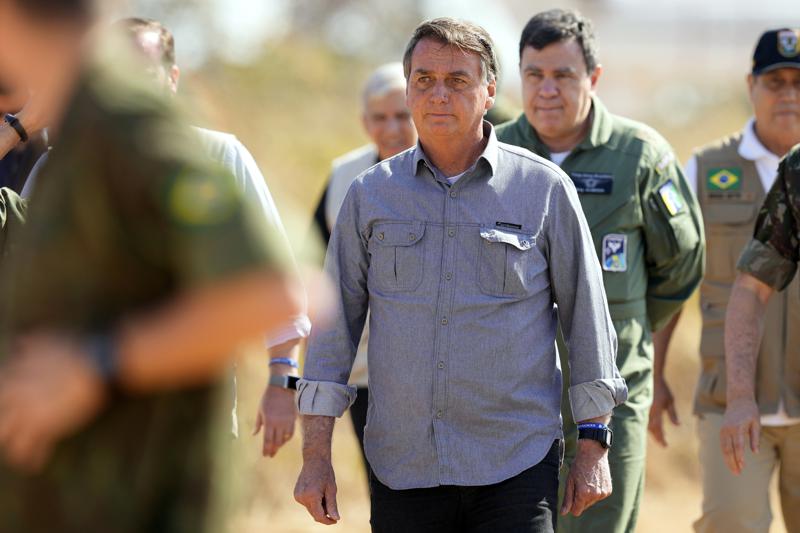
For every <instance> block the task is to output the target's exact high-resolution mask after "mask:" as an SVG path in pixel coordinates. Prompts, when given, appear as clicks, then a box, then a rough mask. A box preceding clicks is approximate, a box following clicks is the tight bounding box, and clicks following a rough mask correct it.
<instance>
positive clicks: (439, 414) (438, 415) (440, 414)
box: [436, 411, 444, 418]
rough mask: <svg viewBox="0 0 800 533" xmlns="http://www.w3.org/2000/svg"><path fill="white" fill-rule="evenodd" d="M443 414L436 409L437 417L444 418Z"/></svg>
mask: <svg viewBox="0 0 800 533" xmlns="http://www.w3.org/2000/svg"><path fill="white" fill-rule="evenodd" d="M443 414H444V413H442V412H441V411H436V418H442V415H443Z"/></svg>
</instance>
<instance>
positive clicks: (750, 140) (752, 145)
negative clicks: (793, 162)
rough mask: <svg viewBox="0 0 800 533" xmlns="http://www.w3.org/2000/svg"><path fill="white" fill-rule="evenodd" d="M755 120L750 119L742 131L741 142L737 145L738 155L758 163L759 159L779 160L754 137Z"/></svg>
mask: <svg viewBox="0 0 800 533" xmlns="http://www.w3.org/2000/svg"><path fill="white" fill-rule="evenodd" d="M755 126H756V119H755V118H751V119H750V120H748V121H747V125H745V127H744V130H743V131H742V140H741V142H740V143H739V149H738V152H739V155H740V156H742V157H743V158H744V159H747V160H748V161H759V160H761V159H780V158H779V157H778V156H777V155H775V154H773V153H772V152H770V151H769V150H768V149H767V147H766V146H764V145H763V144H762V143H761V141H760V140H759V139H758V136H756V129H755Z"/></svg>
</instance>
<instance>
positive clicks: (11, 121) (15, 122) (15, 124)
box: [4, 113, 28, 143]
mask: <svg viewBox="0 0 800 533" xmlns="http://www.w3.org/2000/svg"><path fill="white" fill-rule="evenodd" d="M4 118H5V121H6V123H7V124H8V125H9V126H11V127H12V128H14V131H16V132H17V135H19V138H20V140H22V142H24V143H26V142H28V132H27V131H25V127H24V126H23V125H22V122H20V121H19V119H18V118H17V117H15V116H14V115H12V114H11V113H6V114H5V117H4Z"/></svg>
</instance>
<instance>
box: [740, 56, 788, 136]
mask: <svg viewBox="0 0 800 533" xmlns="http://www.w3.org/2000/svg"><path fill="white" fill-rule="evenodd" d="M747 82H748V85H749V88H750V101H751V102H752V104H753V111H754V114H755V117H756V124H757V126H758V129H759V131H760V132H763V134H764V135H768V136H770V137H773V138H782V139H785V142H784V144H786V145H793V144H797V143H798V142H800V69H798V68H779V69H776V70H772V71H770V72H767V73H764V74H760V75H758V76H752V75H750V76H748V80H747Z"/></svg>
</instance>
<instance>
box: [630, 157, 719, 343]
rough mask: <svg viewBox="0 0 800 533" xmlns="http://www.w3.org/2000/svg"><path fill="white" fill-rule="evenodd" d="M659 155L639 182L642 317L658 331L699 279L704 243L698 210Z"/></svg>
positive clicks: (672, 166)
mask: <svg viewBox="0 0 800 533" xmlns="http://www.w3.org/2000/svg"><path fill="white" fill-rule="evenodd" d="M663 144H664V146H663V147H661V149H660V150H659V151H658V153H659V154H660V155H659V156H658V157H657V158H656V159H655V164H653V165H651V166H649V168H646V169H645V170H644V172H643V174H644V179H643V180H642V181H641V182H640V194H641V205H642V211H643V215H644V228H643V232H644V238H645V249H646V251H645V253H646V262H647V284H648V285H647V315H648V318H649V319H650V325H651V328H652V329H653V331H657V330H659V329H661V328H662V327H663V326H664V325H665V324H666V323H667V322H668V321H669V320H670V318H671V317H672V316H673V315H674V314H675V313H676V312H677V311H678V310H679V309H680V308H681V306H682V305H683V303H684V302H685V301H686V300H687V299H688V298H689V297H690V296H691V295H692V293H693V292H694V290H695V289H696V288H697V286H698V285H699V284H700V281H701V280H702V278H703V271H704V267H705V238H704V235H703V222H702V217H701V214H700V206H699V205H698V203H697V199H696V197H695V195H694V193H693V192H692V190H691V187H690V186H689V184H688V182H687V181H686V178H685V177H684V175H683V171H682V170H681V168H680V166H679V164H678V162H677V160H676V159H675V156H674V154H673V152H672V149H671V148H670V147H669V146H668V145H667V144H666V142H664V143H663Z"/></svg>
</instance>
